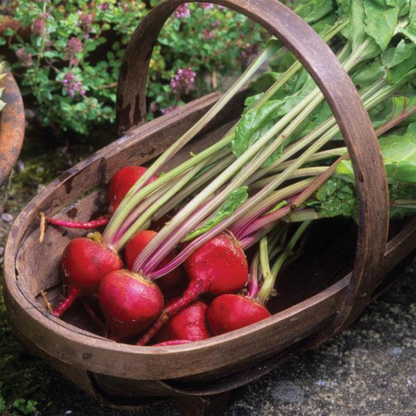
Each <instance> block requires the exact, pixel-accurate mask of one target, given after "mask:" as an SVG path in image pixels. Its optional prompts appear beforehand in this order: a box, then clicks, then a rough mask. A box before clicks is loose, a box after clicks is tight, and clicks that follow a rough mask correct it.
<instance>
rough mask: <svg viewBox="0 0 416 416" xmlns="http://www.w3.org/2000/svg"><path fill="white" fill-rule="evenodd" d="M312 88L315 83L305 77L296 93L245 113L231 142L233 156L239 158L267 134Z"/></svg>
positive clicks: (291, 85) (267, 164)
mask: <svg viewBox="0 0 416 416" xmlns="http://www.w3.org/2000/svg"><path fill="white" fill-rule="evenodd" d="M314 86H315V83H314V82H313V81H312V79H311V78H310V77H309V76H307V77H306V78H305V81H304V85H303V87H302V88H301V89H300V90H299V91H297V92H296V93H294V94H292V95H287V96H285V97H284V98H282V99H274V100H269V101H267V102H266V103H264V104H263V105H261V106H260V107H258V108H256V109H251V110H248V111H246V112H245V114H244V115H243V117H242V119H241V120H240V121H239V123H238V125H237V127H236V130H235V138H234V140H233V142H232V151H233V153H234V155H235V156H236V157H240V156H241V155H242V154H243V153H244V152H245V151H246V150H247V149H249V148H250V147H251V146H252V145H253V144H254V143H256V142H257V141H258V140H259V139H260V138H261V137H262V136H263V135H264V134H265V133H267V131H268V130H270V129H271V128H272V127H273V125H274V124H275V123H276V122H277V121H278V120H279V119H280V118H281V117H283V116H284V115H285V114H287V113H288V112H289V111H290V110H291V109H292V108H294V107H295V106H296V105H297V104H299V103H300V102H301V101H302V100H303V99H304V98H305V97H306V96H307V95H308V94H309V92H310V91H311V90H312V89H313V88H314ZM293 87H294V86H293V84H289V87H288V88H293ZM298 87H299V85H298V84H297V85H296V87H295V88H298ZM251 103H252V101H248V100H246V104H251ZM272 140H273V139H272ZM282 150H283V148H282V147H280V148H279V149H278V150H277V151H276V152H274V153H273V154H272V155H271V156H270V157H269V158H268V159H267V161H266V162H265V163H264V164H263V166H264V167H267V166H269V165H270V164H272V163H273V162H274V161H275V160H277V159H278V158H279V157H280V155H281V153H282Z"/></svg>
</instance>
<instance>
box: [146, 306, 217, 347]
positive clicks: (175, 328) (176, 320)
mask: <svg viewBox="0 0 416 416" xmlns="http://www.w3.org/2000/svg"><path fill="white" fill-rule="evenodd" d="M170 303H172V301H171V302H170ZM168 305H169V304H168ZM207 311H208V305H207V304H206V303H205V302H203V301H200V300H197V301H195V302H193V303H191V304H190V305H189V306H187V307H186V308H185V309H183V310H182V311H180V312H179V313H178V314H176V315H175V316H172V318H171V319H170V320H169V321H168V323H167V324H166V325H165V326H164V327H163V328H162V329H161V330H160V332H159V333H158V334H156V336H155V338H154V342H155V343H157V344H159V343H161V342H166V341H173V340H187V341H200V340H203V339H207V338H210V337H211V334H210V332H209V329H208V324H207Z"/></svg>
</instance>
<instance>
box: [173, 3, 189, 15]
mask: <svg viewBox="0 0 416 416" xmlns="http://www.w3.org/2000/svg"><path fill="white" fill-rule="evenodd" d="M190 15H191V11H190V10H189V4H188V3H185V4H182V5H181V6H179V7H178V8H177V9H176V10H175V13H174V16H175V17H176V18H177V19H186V18H187V17H189V16H190Z"/></svg>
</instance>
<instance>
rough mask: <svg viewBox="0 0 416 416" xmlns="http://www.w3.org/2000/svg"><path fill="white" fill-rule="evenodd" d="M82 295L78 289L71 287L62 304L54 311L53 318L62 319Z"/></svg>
mask: <svg viewBox="0 0 416 416" xmlns="http://www.w3.org/2000/svg"><path fill="white" fill-rule="evenodd" d="M79 295H80V293H79V290H78V289H76V288H73V287H71V289H69V292H68V294H67V295H66V296H65V297H64V299H63V300H62V302H61V303H60V304H59V305H58V306H57V307H56V308H55V309H54V311H53V316H56V317H57V318H61V317H62V316H63V314H64V313H65V312H66V311H67V310H68V309H69V308H70V307H71V306H72V305H73V304H74V302H75V301H76V300H77V299H78V297H79Z"/></svg>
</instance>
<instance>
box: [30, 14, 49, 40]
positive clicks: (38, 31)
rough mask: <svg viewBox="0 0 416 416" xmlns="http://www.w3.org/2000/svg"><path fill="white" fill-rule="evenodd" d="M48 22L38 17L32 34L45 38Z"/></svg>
mask: <svg viewBox="0 0 416 416" xmlns="http://www.w3.org/2000/svg"><path fill="white" fill-rule="evenodd" d="M46 29H47V22H46V20H45V19H43V18H41V17H38V18H37V19H36V20H35V21H34V22H33V25H32V32H33V34H34V35H38V36H44V35H45V34H46Z"/></svg>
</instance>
